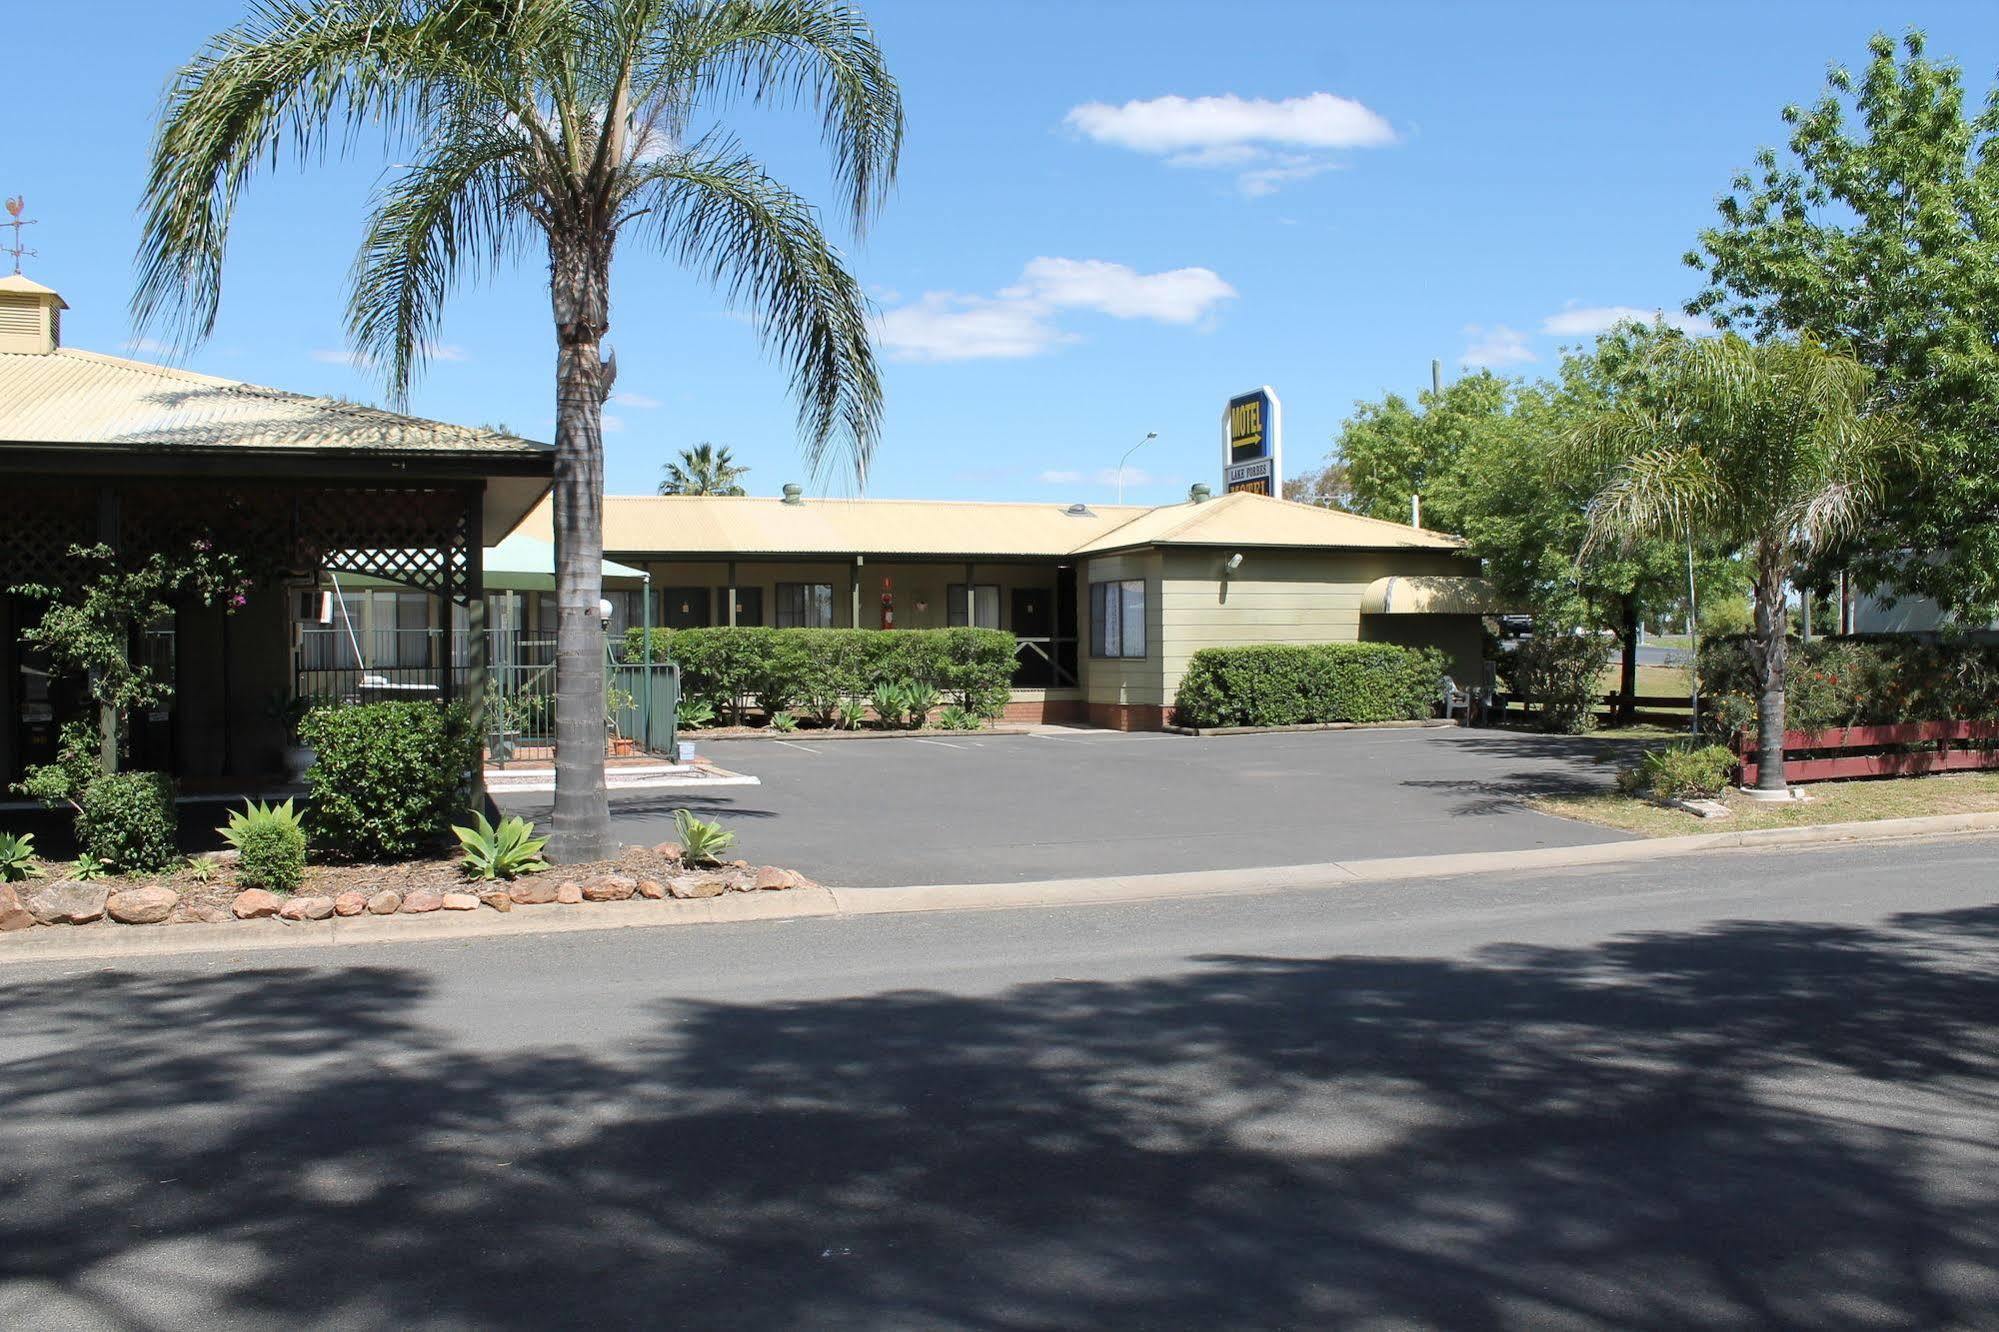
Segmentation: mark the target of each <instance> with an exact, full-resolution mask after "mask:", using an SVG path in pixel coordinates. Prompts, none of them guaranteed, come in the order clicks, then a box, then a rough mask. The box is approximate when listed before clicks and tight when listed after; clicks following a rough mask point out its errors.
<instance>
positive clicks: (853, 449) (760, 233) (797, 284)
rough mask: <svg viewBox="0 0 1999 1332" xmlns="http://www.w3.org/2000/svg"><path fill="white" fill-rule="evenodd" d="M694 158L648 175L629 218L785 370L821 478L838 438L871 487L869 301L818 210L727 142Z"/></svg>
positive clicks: (876, 398)
mask: <svg viewBox="0 0 1999 1332" xmlns="http://www.w3.org/2000/svg"><path fill="white" fill-rule="evenodd" d="M697 147H698V149H699V151H697V152H696V153H690V154H688V155H684V156H676V157H671V158H668V159H665V160H662V161H659V162H655V163H651V164H648V165H647V166H646V167H645V168H644V170H643V171H642V173H641V174H640V175H639V176H638V178H637V180H636V181H635V183H634V185H633V187H632V188H631V189H630V191H629V192H628V193H627V195H626V203H627V205H628V207H629V208H630V209H631V215H632V216H633V217H635V218H643V222H644V226H643V231H644V233H649V234H650V235H651V237H652V238H653V239H654V241H655V242H656V243H657V244H659V245H661V246H662V247H664V248H666V249H668V250H669V251H670V252H672V253H673V254H674V255H675V256H676V257H677V258H678V259H679V260H680V261H681V262H682V263H684V264H686V265H687V266H689V267H690V268H692V269H694V270H695V271H697V272H699V273H701V274H703V275H704V276H706V277H707V278H708V279H709V280H710V281H711V282H713V283H714V284H715V285H716V287H717V288H718V289H719V290H721V291H722V293H723V294H724V296H725V297H726V298H727V299H728V301H729V302H730V304H731V305H733V306H737V307H739V308H742V309H744V310H746V311H747V312H748V313H749V315H750V316H751V317H752V318H753V319H755V320H756V323H757V326H758V330H759V332H760V333H761V334H762V336H763V338H764V340H765V341H766V343H768V344H769V345H770V346H771V347H772V348H773V349H774V350H775V351H776V353H777V354H778V356H779V357H780V358H781V359H783V360H784V361H785V362H787V363H788V365H789V367H790V371H791V388H792V392H793V393H794V394H795V395H796V396H797V398H798V415H799V429H800V431H801V433H802V435H803V436H804V446H805V454H806V462H807V465H808V466H809V467H810V468H811V469H812V471H813V472H814V473H815V474H817V473H818V472H819V471H820V470H821V468H822V466H823V464H824V461H825V456H826V451H827V449H828V447H829V446H831V445H832V444H833V443H834V441H835V440H836V439H838V440H840V441H841V442H843V443H844V444H845V446H846V452H847V454H848V457H849V461H850V463H851V465H852V468H853V474H854V477H855V480H856V482H857V483H864V482H865V481H866V479H867V471H868V463H869V460H870V458H871V457H872V455H873V452H874V445H875V440H876V438H877V436H878V434H879V432H880V427H881V380H880V374H879V371H878V368H877V366H876V363H875V354H874V345H873V343H872V341H871V340H870V328H869V315H870V310H869V306H868V301H867V297H866V296H865V295H864V294H863V292H862V291H861V287H860V284H859V283H858V282H857V281H856V280H855V279H854V277H853V275H852V274H850V273H849V272H848V271H847V268H846V265H845V263H844V261H843V259H842V257H841V255H840V253H839V251H838V250H837V249H835V248H834V246H833V245H832V243H831V242H830V241H828V240H827V238H826V236H825V233H824V232H822V231H821V230H820V227H819V221H818V216H817V214H816V213H815V211H814V210H813V208H812V206H811V205H810V204H808V203H807V202H806V201H805V200H804V199H802V198H800V197H799V196H798V195H796V194H793V193H792V192H791V191H790V190H787V189H786V188H784V187H783V186H782V185H780V184H778V183H777V182H776V181H774V180H772V179H771V178H770V177H769V176H767V175H766V174H764V171H763V169H762V167H760V166H759V165H758V164H757V163H756V161H755V160H754V159H752V158H751V157H749V156H748V155H747V154H745V153H742V152H740V151H738V150H736V149H735V147H734V145H733V144H731V143H729V142H727V141H726V140H725V141H721V142H718V143H713V144H704V145H698V146H697Z"/></svg>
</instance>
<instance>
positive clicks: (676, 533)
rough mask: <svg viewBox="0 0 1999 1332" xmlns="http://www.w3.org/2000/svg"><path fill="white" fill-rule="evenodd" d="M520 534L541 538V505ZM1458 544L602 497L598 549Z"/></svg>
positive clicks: (1183, 516)
mask: <svg viewBox="0 0 1999 1332" xmlns="http://www.w3.org/2000/svg"><path fill="white" fill-rule="evenodd" d="M521 530H522V531H524V532H530V533H533V534H534V535H536V536H541V537H546V536H547V535H549V533H550V531H551V524H550V517H549V509H548V505H547V504H546V503H544V504H542V505H541V506H539V507H538V508H536V509H535V511H534V512H533V513H531V514H529V515H528V517H527V520H526V521H525V522H524V523H523V524H522V525H521ZM1463 544H1464V543H1463V542H1461V541H1459V540H1458V539H1457V538H1456V537H1450V536H1445V535H1443V534H1442V533H1438V532H1426V531H1422V530H1419V529H1417V528H1411V527H1403V526H1401V525H1400V524H1397V523H1388V522H1382V521H1379V520H1378V519H1373V518H1361V517H1357V516H1356V515H1353V514H1347V513H1338V512H1335V511H1333V510H1330V509H1320V508H1315V507H1313V506H1312V505H1308V504H1296V503H1293V502H1291V501H1289V500H1278V499H1270V498H1267V497H1265V496H1261V495H1247V494H1235V495H1226V496H1223V497H1222V498H1220V499H1214V500H1208V501H1206V502H1204V503H1201V504H1195V503H1192V502H1187V503H1182V504H1171V505H1167V506H1165V507H1164V508H1149V507H1145V506H1142V505H1091V506H1088V507H1086V508H1085V509H1084V511H1083V512H1081V513H1077V512H1073V511H1072V510H1071V508H1070V507H1069V506H1065V505H1061V504H1037V503H1019V502H999V501H976V500H964V501H960V500H894V499H880V500H877V499H807V500H804V501H803V502H801V503H798V504H786V503H785V502H784V501H783V500H780V499H772V498H766V497H763V496H748V495H607V496H605V498H604V549H605V550H606V551H607V552H616V553H617V554H618V555H619V556H620V557H621V558H625V559H642V558H648V557H650V558H657V559H674V558H683V557H686V558H709V559H713V558H718V557H719V558H725V559H726V558H736V557H744V556H796V557H806V556H817V557H826V556H834V557H839V558H847V557H851V556H854V555H896V556H905V557H908V556H928V557H934V558H938V559H945V558H958V559H965V558H977V559H997V558H1009V557H1013V558H1019V557H1033V556H1039V557H1043V558H1049V557H1058V558H1059V557H1062V556H1076V555H1090V554H1101V553H1105V552H1108V551H1114V550H1129V549H1132V548H1134V547H1141V546H1168V545H1192V546H1209V545H1213V546H1222V545H1227V546H1288V547H1295V548H1304V549H1368V550H1384V549H1406V548H1414V549H1424V550H1457V549H1459V548H1460V547H1461V546H1462V545H1463Z"/></svg>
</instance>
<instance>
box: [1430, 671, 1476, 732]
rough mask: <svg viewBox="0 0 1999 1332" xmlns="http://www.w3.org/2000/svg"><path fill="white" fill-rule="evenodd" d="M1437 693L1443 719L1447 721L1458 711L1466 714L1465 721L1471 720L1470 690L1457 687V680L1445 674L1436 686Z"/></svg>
mask: <svg viewBox="0 0 1999 1332" xmlns="http://www.w3.org/2000/svg"><path fill="white" fill-rule="evenodd" d="M1437 693H1438V701H1439V702H1440V703H1441V704H1442V705H1443V709H1444V720H1445V721H1449V720H1450V719H1451V718H1452V717H1453V716H1455V715H1457V714H1458V713H1459V712H1463V713H1465V714H1466V715H1465V720H1466V721H1470V720H1471V716H1470V714H1471V690H1469V689H1461V688H1459V687H1458V682H1457V681H1456V680H1453V679H1452V678H1451V677H1450V676H1448V675H1447V676H1445V677H1444V679H1443V683H1442V684H1441V685H1440V686H1439V687H1438V690H1437Z"/></svg>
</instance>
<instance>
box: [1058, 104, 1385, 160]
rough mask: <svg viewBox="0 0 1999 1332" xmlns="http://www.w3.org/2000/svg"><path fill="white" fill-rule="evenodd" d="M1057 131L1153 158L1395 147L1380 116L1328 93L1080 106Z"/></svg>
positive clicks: (1071, 112)
mask: <svg viewBox="0 0 1999 1332" xmlns="http://www.w3.org/2000/svg"><path fill="white" fill-rule="evenodd" d="M1064 123H1066V124H1068V125H1070V126H1072V127H1073V128H1075V129H1078V130H1080V131H1082V132H1083V133H1084V134H1086V135H1088V136H1089V137H1090V138H1092V139H1095V140H1096V141H1097V142H1098V143H1108V144H1114V145H1116V146H1117V147H1120V148H1129V149H1131V150H1133V151H1134V152H1141V153H1152V154H1154V155H1156V156H1159V155H1165V154H1168V153H1200V152H1203V151H1206V150H1212V149H1216V148H1240V147H1243V146H1245V145H1252V144H1277V145H1282V146H1286V147H1293V148H1377V147H1380V146H1381V145H1382V144H1385V143H1393V142H1394V141H1395V131H1394V130H1393V129H1392V128H1390V126H1389V124H1388V122H1387V121H1386V120H1384V119H1382V117H1381V116H1379V115H1377V114H1376V113H1375V112H1373V111H1371V110H1369V109H1368V108H1367V107H1365V106H1363V105H1361V104H1360V103H1359V102H1356V101H1354V100H1353V99H1352V98H1349V97H1336V96H1334V95H1333V94H1332V93H1328V92H1315V93H1310V94H1308V95H1306V96H1304V97H1287V98H1285V99H1284V100H1283V101H1281V102H1273V101H1269V100H1267V99H1265V98H1260V97H1257V98H1247V97H1237V96H1236V95H1235V94H1234V93H1227V94H1224V95H1223V96H1220V97H1172V96H1168V97H1155V98H1153V99H1151V100H1150V101H1144V102H1138V101H1133V102H1126V103H1125V104H1124V105H1123V106H1111V105H1109V104H1108V103H1105V102H1088V103H1085V104H1084V105H1082V106H1079V107H1076V108H1075V109H1074V110H1072V111H1070V112H1069V114H1068V116H1067V118H1066V120H1065V122H1064Z"/></svg>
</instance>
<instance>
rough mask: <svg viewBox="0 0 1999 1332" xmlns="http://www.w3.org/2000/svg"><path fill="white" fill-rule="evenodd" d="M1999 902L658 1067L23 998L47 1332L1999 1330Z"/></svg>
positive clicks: (1335, 973)
mask: <svg viewBox="0 0 1999 1332" xmlns="http://www.w3.org/2000/svg"><path fill="white" fill-rule="evenodd" d="M1995 921H1999V908H1992V909H1986V910H1983V911H1977V912H1961V913H1943V914H1931V915H1923V916H1907V917H1901V918H1897V919H1895V920H1893V921H1890V922H1888V923H1886V924H1884V925H1882V926H1879V927H1875V928H1857V927H1841V926H1830V925H1828V926H1800V925H1775V924H1759V923H1740V924H1733V925H1728V926H1724V927H1718V928H1715V929H1711V930H1707V931H1703V932H1699V933H1692V934H1658V935H1645V936H1634V937H1626V938H1622V939H1619V940H1616V941H1614V942H1611V943H1609V944H1606V945H1603V946H1600V947H1593V948H1582V949H1549V948H1527V947H1507V948H1499V949H1494V950H1490V951H1488V952H1486V953H1484V954H1481V955H1479V956H1477V957H1476V958H1473V959H1470V960H1460V961H1449V960H1434V959H1411V958H1372V957H1344V956H1343V957H1328V958H1278V957H1266V956H1212V957H1205V958H1199V959H1191V960H1189V962H1188V964H1187V965H1186V966H1185V967H1184V968H1182V969H1180V970H1177V971H1175V972H1173V973H1170V974H1162V975H1158V976H1154V977H1149V978H1145V979H1141V980H1137V981H1130V982H1119V983H1108V982H1093V981H1073V982H1062V983H1050V984H1038V985H1030V986H1022V987H1018V988H1015V989H1011V990H1008V991H1005V992H1003V993H1000V994H997V995H989V996H971V997H966V996H957V995H950V994H942V993H936V992H928V991H904V992H885V993H875V994H869V995H866V996H862V997H856V998H849V999H839V1000H830V1001H799V1002H783V1003H777V1002H773V1003H760V1004H725V1003H716V1002H705V1001H699V1000H693V1001H678V1002H674V1003H671V1004H661V1005H659V1006H658V1007H657V1009H656V1010H655V1011H650V1012H648V1014H647V1021H646V1025H645V1032H644V1035H643V1036H642V1037H641V1038H640V1039H638V1040H636V1041H633V1042H630V1043H628V1044H626V1045H621V1046H618V1047H616V1050H615V1053H614V1054H610V1055H605V1054H589V1053H585V1052H583V1051H580V1050H577V1049H574V1048H570V1049H563V1048H549V1047H546V1046H542V1047H530V1048H526V1049H517V1050H515V1051H512V1052H507V1051H505V1050H501V1051H500V1052H497V1053H495V1052H487V1053H481V1052H479V1051H476V1050H474V1049H470V1048H467V1047H466V1046H465V1045H463V1044H461V1043H460V1041H459V1040H458V1039H456V1038H455V1037H454V1036H453V1035H452V1034H450V1033H451V1031H452V1030H453V1025H454V1024H453V1022H452V1020H451V1019H452V1018H453V1013H452V1012H451V1011H450V1010H449V1009H447V1008H445V1007H444V1006H443V1005H442V1004H440V1003H438V1002H436V1000H435V999H434V997H433V996H432V995H430V994H429V992H428V983H427V982H426V980H425V979H424V977H423V976H422V974H420V973H418V972H416V971H414V970H408V969H403V968H398V967H366V968H354V969H346V970H333V969H327V970H259V971H247V972H235V973H223V974H214V973H209V974H199V973H188V972H182V973H157V974H148V975H139V974H126V973H118V972H108V973H98V974H92V975H80V976H70V977H64V978H62V979H59V980H54V981H48V982H41V983H34V984H13V985H7V986H4V987H0V1056H4V1058H5V1061H6V1062H5V1067H4V1078H0V1163H4V1164H0V1172H4V1176H5V1184H6V1196H7V1198H8V1200H9V1201H8V1205H7V1206H6V1208H5V1209H4V1212H0V1322H4V1321H12V1322H14V1323H15V1324H16V1325H26V1324H25V1323H23V1322H22V1321H21V1318H20V1316H19V1314H18V1311H19V1310H21V1309H24V1308H31V1309H32V1310H34V1311H35V1313H36V1315H37V1316H38V1317H39V1318H40V1319H41V1321H42V1322H43V1323H44V1324H46V1323H49V1322H54V1321H60V1319H59V1318H58V1317H57V1315H58V1314H61V1315H64V1316H74V1317H77V1318H79V1319H83V1320H85V1321H87V1320H89V1319H91V1318H101V1319H103V1320H104V1321H106V1322H107V1323H115V1324H119V1325H130V1324H132V1323H137V1322H147V1321H149V1320H150V1321H154V1322H177V1323H182V1324H187V1323H201V1322H206V1323H209V1324H211V1325H213V1324H216V1323H254V1322H260V1321H261V1322H268V1323H272V1324H280V1323H282V1324H298V1323H301V1322H308V1321H310V1322H342V1323H351V1324H359V1325H383V1326H387V1325H396V1326H408V1325H414V1324H425V1323H436V1324H444V1323H449V1324H452V1325H484V1326H510V1327H543V1326H550V1325H600V1326H601V1325H616V1326H624V1325H631V1324H640V1323H643V1324H651V1325H656V1324H660V1323H666V1322H671V1323H674V1324H682V1325H688V1326H702V1327H713V1326H745V1327H792V1326H797V1327H814V1328H826V1327H835V1328H837V1327H858V1326H885V1325H894V1326H924V1327H973V1328H987V1329H1026V1328H1043V1327H1054V1326H1106V1325H1115V1326H1156V1327H1185V1326H1230V1327H1301V1326H1309V1327H1327V1326H1340V1325H1345V1324H1352V1323H1356V1322H1359V1321H1362V1320H1364V1319H1368V1318H1380V1319H1386V1320H1404V1321H1409V1322H1415V1323H1418V1324H1427V1325H1448V1326H1465V1327H1490V1326H1515V1327H1535V1328H1542V1327H1560V1326H1590V1327H1596V1326H1602V1327H1612V1326H1614V1327H1622V1328H1634V1327H1636V1328H1669V1327H1671V1328H1677V1327H1685V1326H1690V1325H1701V1326H1826V1325H1841V1326H1877V1325H1878V1326H1895V1327H1901V1326H1911V1327H1913V1326H1937V1325H1944V1324H1976V1323H1979V1322H1980V1321H1981V1320H1983V1319H1986V1318H1988V1317H1989V1316H1990V1311H1991V1308H1992V1303H1991V1301H1992V1299H1993V1296H1994V1294H1995V1291H1999V1256H1995V1254H1996V1253H1999V1249H1996V1248H1995V1246H1996V1245H1999V1241H1995V1238H1994V1236H1995V1235H1999V1224H1995V1223H1999V1198H1995V1185H1994V1178H1995V1167H1999V1151H1995V1147H1994V1142H1995V1138H1999V1097H1995V1092H1999V1077H1995V1074H1999V1068H1996V1067H1995V1063H1999V1054H1995V1051H1999V1041H1995V1037H1999V967H1995V965H1994V964H1995V962H1999V928H1995ZM819 937H822V938H824V937H830V936H819ZM578 984H579V986H588V985H589V984H590V981H589V978H588V976H587V975H580V976H579V978H578ZM483 1002H485V1003H488V1004H493V1003H498V1004H502V1005H504V1003H505V1002H506V1000H505V998H504V996H499V997H488V998H487V999H485V1000H484V1001H483ZM10 1310H13V1311H17V1312H16V1314H15V1316H14V1317H13V1318H11V1319H10V1318H9V1317H8V1313H9V1311H10ZM163 1310H164V1311H168V1313H169V1314H170V1315H171V1316H166V1315H163V1314H162V1313H161V1311H163ZM225 1311H226V1312H225Z"/></svg>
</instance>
